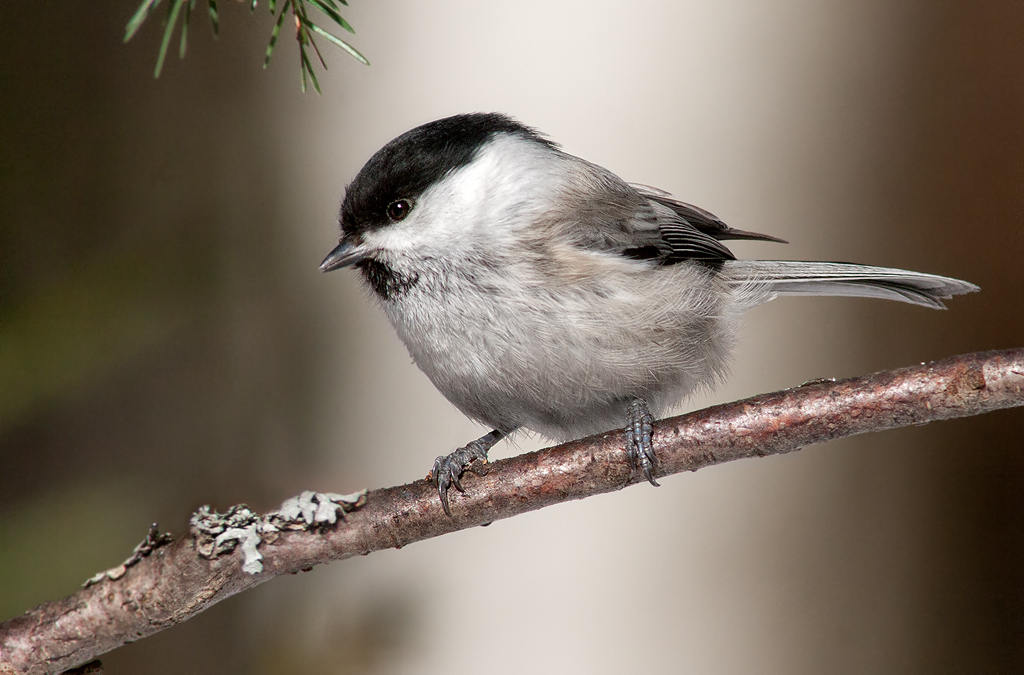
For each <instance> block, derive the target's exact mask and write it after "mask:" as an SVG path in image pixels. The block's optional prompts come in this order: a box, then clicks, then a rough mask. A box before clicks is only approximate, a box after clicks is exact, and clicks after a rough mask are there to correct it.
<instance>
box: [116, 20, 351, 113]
mask: <svg viewBox="0 0 1024 675" xmlns="http://www.w3.org/2000/svg"><path fill="white" fill-rule="evenodd" d="M162 1H163V0H142V4H141V5H139V8H138V9H137V10H135V14H134V15H132V18H131V19H129V20H128V25H127V26H125V35H124V40H125V42H127V41H128V40H131V39H132V37H133V36H134V35H135V34H136V33H137V32H138V30H139V28H140V27H141V26H142V24H143V23H144V22H145V20H146V19H147V18H148V17H149V15H150V13H151V12H152V11H153V10H154V9H156V7H157V5H159V4H160V3H161V2H162ZM339 3H340V4H342V5H348V2H346V0H283V1H282V2H280V3H279V2H277V0H270V2H269V3H268V4H269V7H270V13H271V14H276V15H277V20H276V21H275V22H274V29H273V30H272V31H271V33H270V43H269V44H268V45H267V56H266V58H265V59H264V60H263V67H264V68H266V67H267V66H268V65H269V64H270V57H271V55H272V54H273V53H274V47H275V46H276V45H277V36H278V34H279V33H280V32H281V26H282V25H284V22H285V19H286V18H287V16H288V14H291V16H292V18H293V22H294V24H295V39H296V40H297V41H298V43H299V62H300V66H301V69H302V91H306V86H307V84H308V83H310V82H312V84H313V88H314V89H316V91H317V93H320V83H319V82H317V79H316V73H314V72H313V62H312V60H311V59H310V58H309V53H308V51H307V49H308V48H312V50H313V52H315V53H316V58H317V60H319V61H320V65H321V66H323V67H324V70H326V69H327V64H326V63H325V62H324V58H323V56H322V55H321V54H320V49H319V48H318V47H317V45H316V42H315V41H314V40H313V33H316V34H317V35H319V36H320V37H322V38H324V39H325V40H329V41H330V42H331V43H333V44H334V45H335V46H336V47H340V48H341V49H343V50H344V51H346V52H347V53H348V54H349V55H350V56H352V58H354V59H356V60H357V61H359V62H360V63H364V64H366V65H370V62H369V61H367V60H366V57H364V56H363V55H362V54H360V53H359V52H358V51H356V49H355V47H353V46H352V45H350V44H349V43H347V42H345V41H344V40H342V39H341V38H339V37H337V36H336V35H334V34H332V33H330V32H328V31H326V30H324V29H323V28H322V27H321V26H319V25H318V24H316V23H314V22H313V21H311V20H310V18H309V15H308V12H307V8H308V6H310V5H311V6H313V7H314V8H316V9H318V10H320V12H321V13H323V14H324V15H325V16H326V17H327V18H329V19H330V20H331V21H333V22H334V23H336V24H337V25H338V26H340V27H341V28H342V29H343V30H346V31H348V32H349V33H353V34H354V33H355V30H353V29H352V26H351V25H349V23H348V21H345V19H344V18H342V16H341V12H340V9H339V7H338V5H339ZM206 4H207V6H208V8H209V14H210V22H211V23H212V25H213V34H214V35H215V36H216V35H217V34H219V32H220V22H219V18H218V13H217V3H216V2H215V0H207V3H206ZM256 4H257V3H256V0H252V2H251V4H250V9H251V10H252V11H256ZM278 5H280V7H278ZM195 6H196V0H168V5H167V16H166V18H165V19H164V37H163V40H162V41H161V42H160V53H159V54H158V55H157V59H156V70H155V72H154V74H153V75H154V77H160V71H161V70H162V69H163V66H164V57H166V56H167V47H168V46H169V45H170V43H171V37H172V36H173V34H174V29H175V27H176V26H177V25H178V22H179V19H180V22H181V38H180V41H179V47H178V55H179V56H180V57H181V58H185V46H186V43H187V41H188V24H189V21H190V20H191V18H192V11H193V10H194V9H195ZM182 10H184V11H182Z"/></svg>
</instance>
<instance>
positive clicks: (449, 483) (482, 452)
mask: <svg viewBox="0 0 1024 675" xmlns="http://www.w3.org/2000/svg"><path fill="white" fill-rule="evenodd" d="M485 438H486V437H485ZM481 440H483V439H481ZM481 440H477V441H473V442H472V443H468V444H466V445H465V446H464V447H461V448H459V449H458V450H456V451H455V452H453V453H451V454H449V455H441V456H439V457H438V458H437V459H435V460H434V468H432V469H431V470H430V479H431V480H432V481H433V482H434V486H435V487H436V488H437V494H438V496H439V497H440V498H441V506H442V507H443V508H444V512H445V514H447V515H448V516H449V517H451V515H452V511H451V508H450V507H449V505H448V490H449V488H452V487H454V488H455V489H456V490H458V491H459V492H461V493H463V494H465V493H466V490H465V489H464V488H463V487H462V481H461V480H460V479H461V478H462V474H464V473H465V472H466V470H467V469H470V470H472V471H473V473H475V474H477V475H484V474H485V473H487V471H486V469H484V468H483V467H480V468H476V467H474V466H473V463H474V462H476V461H478V460H479V461H481V462H483V463H485V464H486V462H487V451H488V450H489V449H490V447H491V446H490V445H486V446H485V444H484V443H482V442H481ZM491 445H493V443H492V444H491Z"/></svg>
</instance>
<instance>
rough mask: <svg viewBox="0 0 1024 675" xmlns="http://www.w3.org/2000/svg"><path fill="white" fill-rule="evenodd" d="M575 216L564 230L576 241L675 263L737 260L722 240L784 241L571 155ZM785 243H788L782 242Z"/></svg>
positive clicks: (572, 210)
mask: <svg viewBox="0 0 1024 675" xmlns="http://www.w3.org/2000/svg"><path fill="white" fill-rule="evenodd" d="M571 159H572V160H573V164H572V168H571V170H572V171H573V172H574V173H575V174H576V180H574V181H572V184H573V185H576V186H580V189H579V190H578V191H577V192H574V194H570V195H567V198H568V199H569V200H571V202H572V203H571V204H569V205H567V206H568V208H567V209H565V211H564V213H567V214H572V215H570V216H567V217H566V219H565V221H563V223H562V225H563V226H564V227H563V228H561V229H562V230H563V232H565V234H566V235H567V236H568V237H569V238H570V240H571V241H572V243H573V244H575V245H577V246H580V247H583V248H589V249H596V250H603V251H614V252H616V253H619V254H621V255H623V256H625V257H628V258H634V259H637V260H650V261H653V262H656V263H658V264H662V265H673V264H676V263H680V262H683V261H686V260H694V261H700V262H704V263H710V264H713V265H720V264H721V263H722V262H724V261H726V260H735V259H736V256H734V255H733V254H732V251H730V250H729V249H728V248H727V247H726V246H725V244H723V243H722V241H723V240H728V239H756V240H762V241H777V242H782V240H781V239H777V238H775V237H771V236H768V235H764V234H758V233H756V232H745V231H743V230H736V229H733V228H731V227H729V226H728V225H726V224H725V223H723V222H722V221H721V220H719V219H718V218H717V217H716V216H715V215H714V214H712V213H709V212H708V211H705V210H704V209H701V208H698V207H696V206H693V205H692V204H687V203H685V202H681V201H678V200H676V199H673V198H672V197H671V196H670V195H669V194H668V193H665V192H662V191H660V190H657V189H655V188H651V187H648V186H645V185H636V184H628V183H625V182H624V181H622V180H621V179H620V178H619V177H618V176H616V175H615V174H613V173H611V172H609V171H607V170H606V169H604V168H602V167H600V166H597V165H596V164H591V163H589V162H586V161H584V160H582V159H579V158H576V157H572V158H571ZM783 243H785V242H783Z"/></svg>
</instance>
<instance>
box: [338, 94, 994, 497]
mask: <svg viewBox="0 0 1024 675" xmlns="http://www.w3.org/2000/svg"><path fill="white" fill-rule="evenodd" d="M339 222H340V228H341V234H340V237H339V240H338V244H337V246H336V247H334V248H333V250H331V252H330V253H329V254H328V255H327V257H326V258H325V259H324V260H323V262H322V263H321V265H320V269H321V270H322V271H324V272H328V271H331V270H337V269H340V268H346V267H354V268H355V269H356V270H358V272H359V273H360V275H361V277H362V280H363V282H365V284H366V285H367V286H368V287H369V288H370V289H372V294H371V295H372V296H373V297H375V298H376V301H377V304H379V305H380V307H381V309H383V311H384V314H385V315H386V316H387V318H388V319H389V321H390V323H391V325H392V326H393V327H394V330H395V332H396V333H397V334H398V337H399V338H400V339H401V341H402V342H403V343H404V344H405V347H406V348H407V349H408V352H409V354H410V356H411V357H412V360H413V362H414V363H415V364H416V366H418V367H419V368H420V370H422V371H423V373H424V374H426V376H427V377H428V378H429V379H430V381H431V382H432V383H433V384H434V386H435V387H436V388H437V389H438V390H439V391H440V392H441V394H443V395H444V396H445V398H447V399H448V401H450V402H451V403H452V404H453V405H454V406H455V407H456V408H458V409H459V410H460V411H461V412H462V413H463V414H465V415H466V416H467V417H469V418H471V419H473V420H475V421H477V422H479V423H481V424H483V425H486V426H487V427H490V428H491V429H492V431H490V432H489V433H487V434H485V435H484V436H482V437H481V438H478V439H476V440H474V441H471V442H470V443H467V444H466V445H465V446H463V447H460V448H458V449H456V450H455V451H454V452H451V453H449V454H447V455H441V456H439V457H437V459H436V460H435V461H434V464H433V467H432V468H431V472H430V475H429V478H431V479H432V481H433V483H434V486H435V488H436V491H437V494H438V498H439V499H440V502H441V506H442V508H443V509H444V512H445V513H446V514H448V516H451V513H452V512H451V503H450V495H449V492H450V489H451V488H452V487H454V488H455V489H456V490H458V491H459V492H464V488H463V485H462V482H461V481H462V477H463V474H464V472H465V471H466V470H467V469H470V468H471V466H472V465H473V463H474V462H476V461H480V462H484V463H485V462H486V461H487V456H488V452H489V450H490V449H491V447H493V446H494V445H495V444H496V443H497V442H498V441H500V440H501V439H503V438H506V437H508V436H510V435H512V434H514V433H515V432H518V431H532V432H536V433H539V434H540V435H542V436H544V437H546V438H549V439H552V440H555V441H563V440H570V439H574V438H580V437H583V436H587V435H590V434H594V433H599V432H605V431H608V430H610V429H613V428H620V429H624V430H625V441H626V451H627V455H628V458H629V461H630V463H631V466H632V470H633V471H634V472H637V471H639V472H642V474H643V476H644V477H645V478H646V479H647V480H648V481H649V482H650V483H651V484H652V485H655V486H656V485H658V483H657V480H656V474H657V470H658V458H657V455H656V453H655V452H654V449H653V443H652V425H653V422H654V419H655V418H656V417H657V416H658V415H660V414H662V413H664V412H665V411H666V410H668V409H670V408H672V407H673V406H676V405H678V404H679V403H681V402H682V401H683V400H684V399H685V398H686V397H687V396H689V395H691V394H693V393H695V392H698V391H702V390H710V389H712V388H714V387H715V386H716V385H718V384H720V383H721V382H722V381H723V380H724V379H725V377H726V375H727V373H728V369H729V359H730V355H731V353H732V352H733V350H734V348H735V347H736V343H737V339H738V332H739V326H740V320H741V317H742V315H743V313H744V312H745V311H747V310H748V309H750V308H752V307H755V306H757V305H760V304H763V303H766V302H768V301H770V300H772V299H774V298H776V297H779V296H786V295H810V296H854V297H865V298H882V299H887V300H896V301H900V302H906V303H910V304H915V305H920V306H924V307H930V308H936V309H943V308H944V307H945V306H944V304H943V302H942V301H943V300H947V299H949V298H951V297H953V296H955V295H960V294H964V293H970V292H974V291H977V290H978V287H977V286H975V285H974V284H971V283H968V282H966V281H961V280H958V279H952V278H949V277H943V276H938V275H933V274H925V273H920V272H911V271H907V270H900V269H891V268H885V267H874V266H869V265H860V264H852V263H841V262H808V261H792V260H740V259H737V258H736V256H734V255H733V254H732V252H731V251H730V250H729V249H728V248H727V246H726V245H725V243H723V242H726V241H730V240H755V241H766V242H778V243H786V242H784V241H783V240H781V239H778V238H776V237H773V236H769V235H766V234H759V233H756V232H749V231H745V230H739V229H734V228H732V227H730V226H728V225H726V224H725V223H724V222H722V221H721V220H720V219H719V218H718V217H716V216H715V215H714V214H712V213H710V212H708V211H706V210H704V209H702V208H699V207H697V206H694V205H692V204H688V203H686V202H683V201H680V200H678V199H676V198H675V197H673V196H672V195H671V194H670V193H668V192H665V191H662V190H659V189H656V188H653V187H649V186H646V185H642V184H638V183H627V182H626V181H624V180H623V179H621V178H619V177H618V176H617V175H616V174H614V173H612V172H611V171H609V170H607V169H605V168H603V167H601V166H598V165H597V164H593V163H591V162H588V161H586V160H584V159H581V158H579V157H576V156H574V155H571V154H569V153H567V152H565V151H564V150H562V149H561V147H560V146H559V145H558V144H557V143H555V142H554V141H552V140H550V139H549V138H548V137H547V136H545V135H544V134H542V133H541V132H539V131H537V130H536V129H534V128H532V127H529V126H526V125H525V124H522V123H521V122H519V121H517V120H516V119H513V118H512V117H510V116H507V115H505V114H501V113H467V114H460V115H454V116H451V117H445V118H443V119H438V120H434V121H432V122H428V123H426V124H423V125H421V126H418V127H416V128H414V129H412V130H410V131H407V132H405V133H403V134H401V135H399V136H398V137H396V138H395V139H394V140H392V141H390V142H388V143H387V144H386V145H384V146H383V147H382V148H381V149H380V150H378V151H377V152H376V153H375V154H374V155H373V156H371V157H370V159H369V160H368V161H367V162H366V164H365V165H364V166H363V167H362V168H361V169H360V170H359V172H358V173H357V174H356V176H355V178H354V179H353V180H352V181H351V183H349V185H348V186H347V187H346V189H345V194H344V198H343V200H342V204H341V210H340V217H339Z"/></svg>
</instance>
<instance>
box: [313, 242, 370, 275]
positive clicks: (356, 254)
mask: <svg viewBox="0 0 1024 675" xmlns="http://www.w3.org/2000/svg"><path fill="white" fill-rule="evenodd" d="M366 256H367V252H366V251H365V250H362V247H360V246H359V245H357V244H353V243H352V242H351V241H347V240H345V239H342V240H341V241H340V242H339V243H338V245H337V246H335V247H334V250H333V251H331V252H330V253H328V254H327V257H326V258H324V261H323V262H322V263H320V271H321V272H330V271H331V270H336V269H338V268H341V267H348V266H349V265H354V264H355V263H357V262H359V261H360V260H362V259H364V258H365V257H366Z"/></svg>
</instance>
